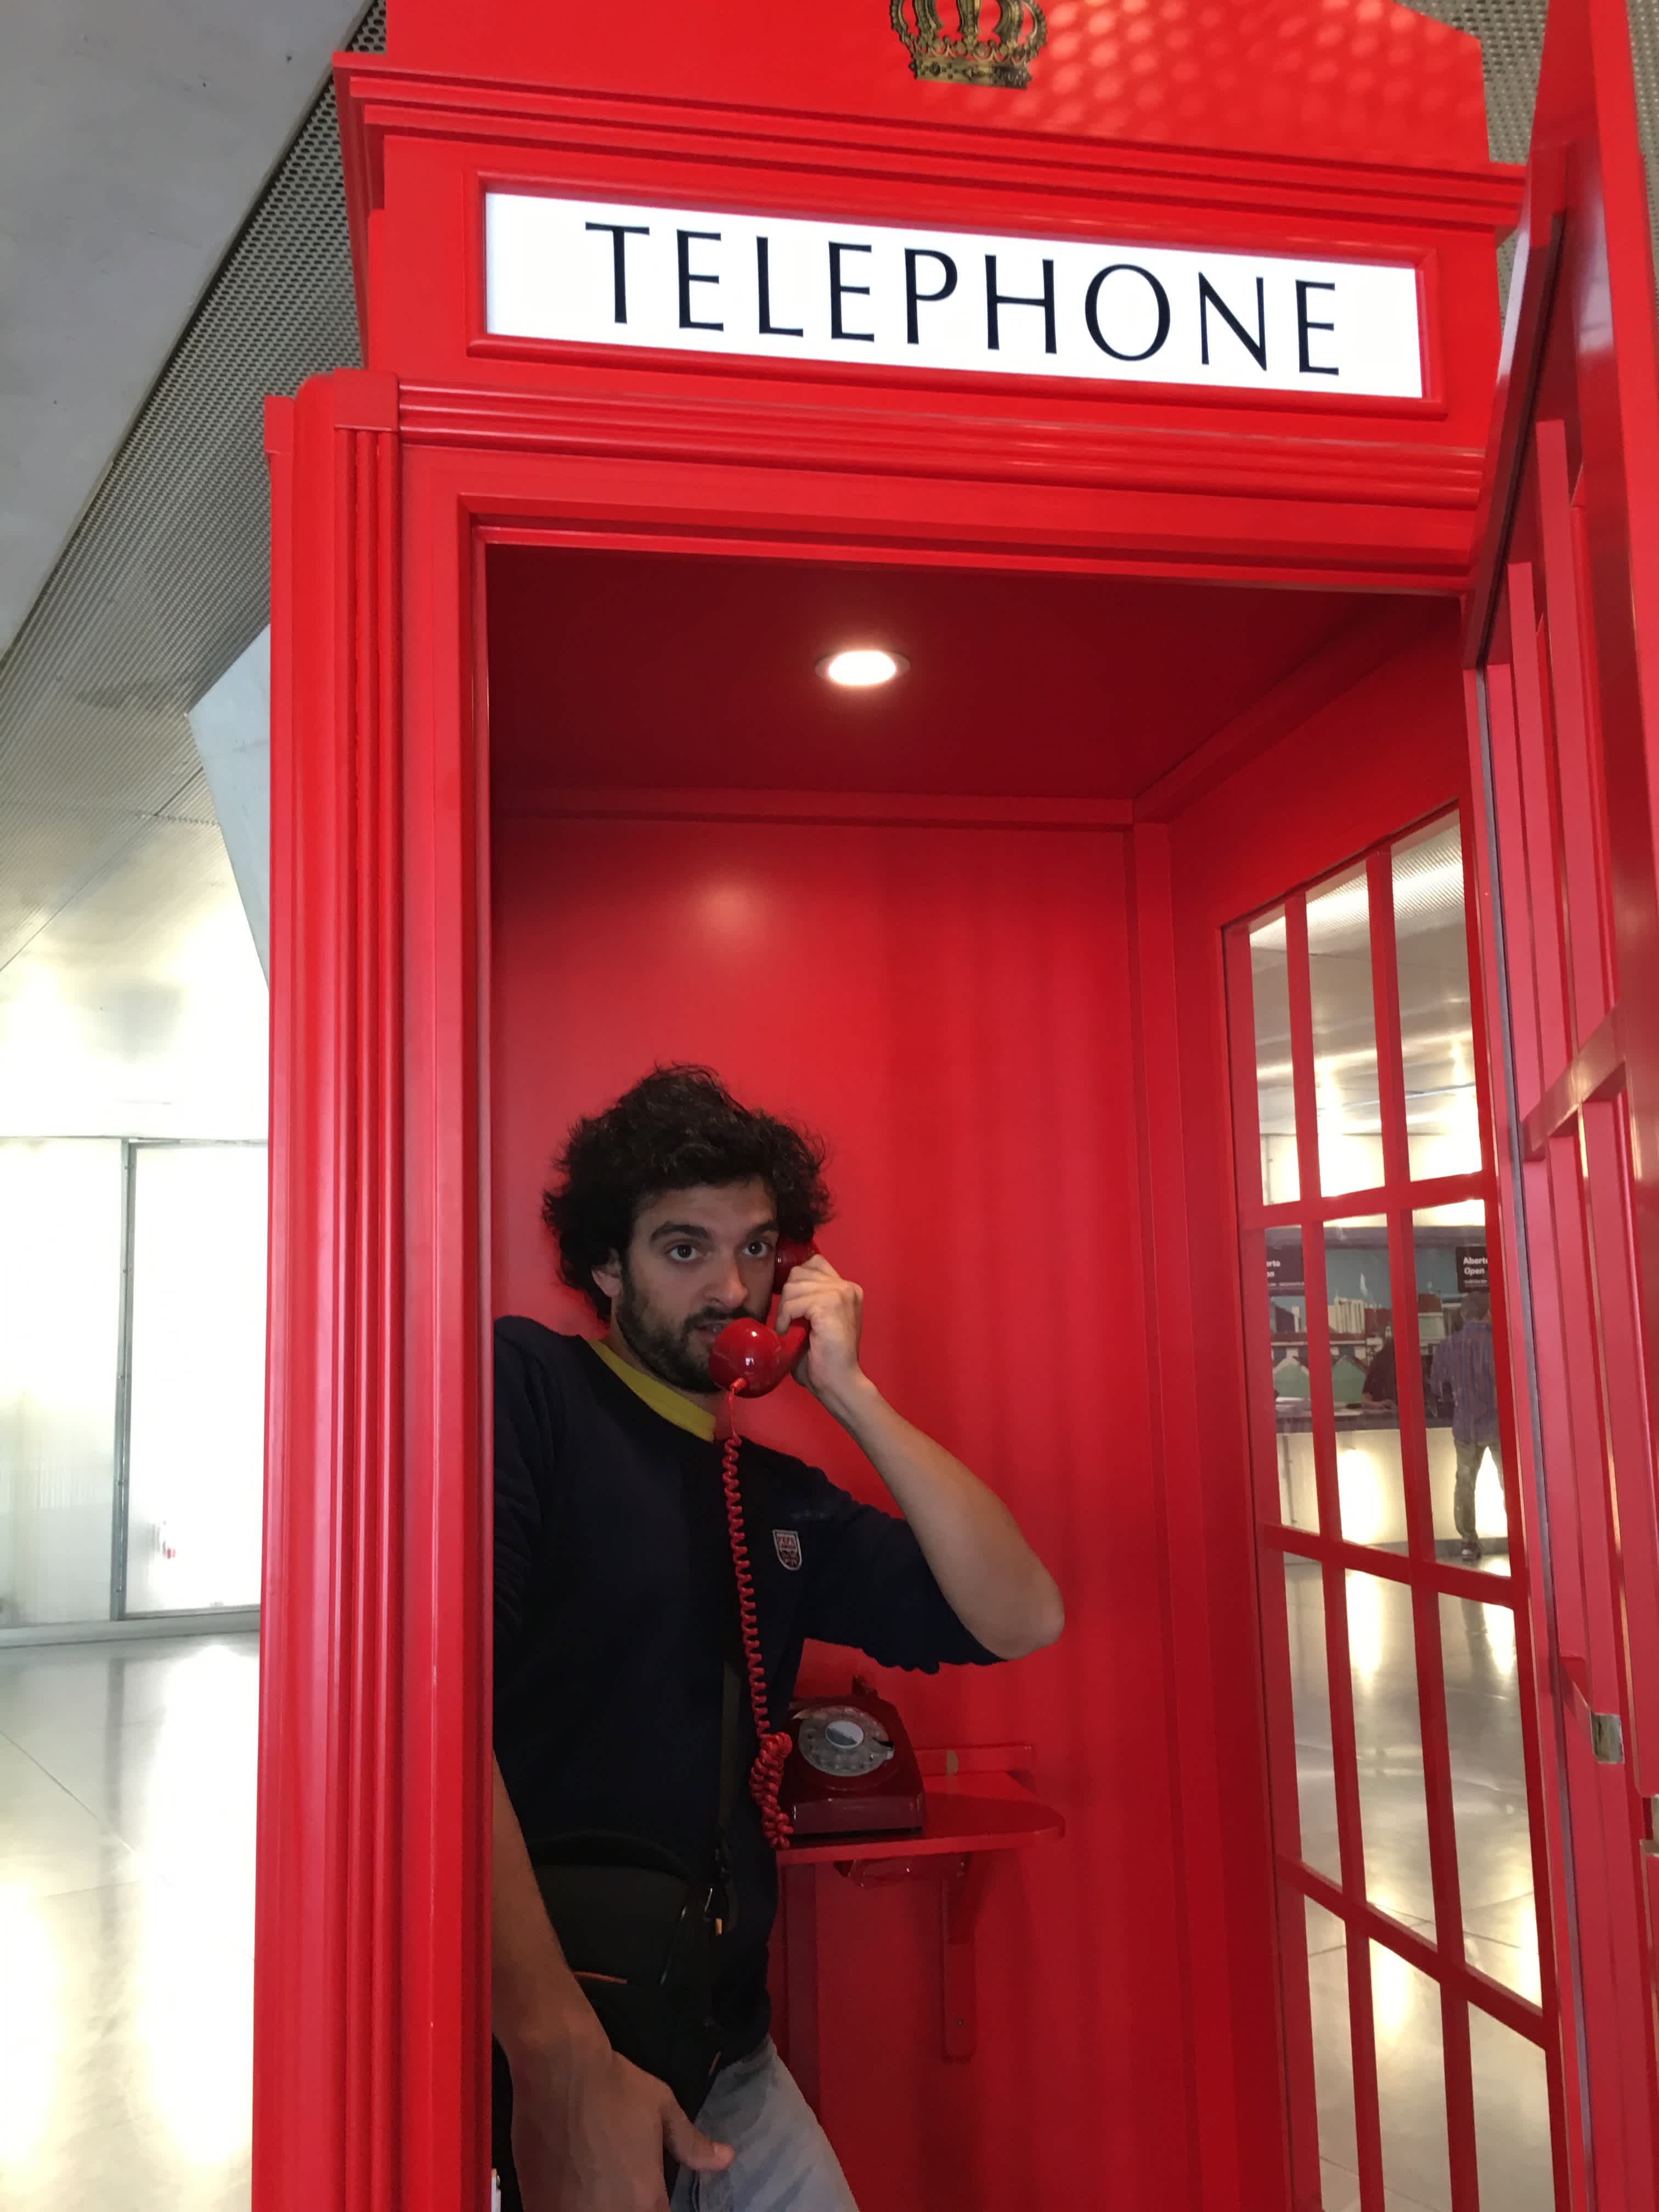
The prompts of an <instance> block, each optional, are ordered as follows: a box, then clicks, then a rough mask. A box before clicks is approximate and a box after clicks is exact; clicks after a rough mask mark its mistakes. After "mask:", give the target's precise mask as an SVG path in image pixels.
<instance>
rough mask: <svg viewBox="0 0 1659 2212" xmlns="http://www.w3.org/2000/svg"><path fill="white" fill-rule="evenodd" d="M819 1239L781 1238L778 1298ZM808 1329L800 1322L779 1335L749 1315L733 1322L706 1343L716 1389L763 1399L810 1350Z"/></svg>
mask: <svg viewBox="0 0 1659 2212" xmlns="http://www.w3.org/2000/svg"><path fill="white" fill-rule="evenodd" d="M816 1251H817V1245H816V1244H797V1243H793V1241H792V1240H791V1239H790V1238H789V1237H780V1238H779V1239H778V1243H777V1249H776V1250H775V1252H774V1253H773V1255H772V1295H773V1297H777V1295H778V1293H779V1292H780V1291H781V1290H782V1288H783V1286H784V1285H785V1284H786V1283H787V1281H788V1279H789V1277H790V1275H791V1273H793V1270H794V1269H795V1268H797V1267H799V1265H800V1263H801V1261H803V1260H810V1259H811V1257H812V1255H813V1254H814V1252H816ZM806 1338H807V1328H806V1323H805V1322H804V1321H798V1322H795V1323H794V1325H793V1328H787V1329H785V1331H784V1332H783V1334H782V1335H781V1336H780V1335H779V1334H778V1333H777V1331H776V1330H775V1328H769V1327H768V1326H767V1324H766V1322H763V1321H756V1320H755V1319H753V1317H752V1316H750V1315H748V1314H744V1315H740V1316H738V1319H737V1320H736V1321H729V1322H727V1323H726V1327H725V1328H723V1329H722V1330H721V1331H720V1334H719V1335H718V1336H717V1337H716V1338H715V1339H714V1343H713V1344H712V1345H711V1346H709V1348H708V1372H709V1375H710V1376H711V1377H712V1378H713V1380H714V1387H715V1389H717V1390H732V1391H738V1392H741V1394H742V1395H743V1396H744V1397H745V1398H763V1397H764V1396H765V1395H766V1394H767V1392H768V1391H769V1390H775V1389H777V1387H778V1385H779V1383H781V1382H782V1381H783V1380H784V1379H785V1377H786V1376H790V1375H793V1373H794V1371H795V1369H796V1367H797V1365H798V1364H799V1360H800V1356H801V1354H802V1352H805V1349H806Z"/></svg>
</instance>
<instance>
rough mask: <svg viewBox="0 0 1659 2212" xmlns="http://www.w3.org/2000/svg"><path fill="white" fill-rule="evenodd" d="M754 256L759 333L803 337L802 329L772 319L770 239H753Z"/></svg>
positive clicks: (766, 336)
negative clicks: (758, 286) (758, 297)
mask: <svg viewBox="0 0 1659 2212" xmlns="http://www.w3.org/2000/svg"><path fill="white" fill-rule="evenodd" d="M755 258H756V261H757V264H758V265H757V270H756V274H757V276H758V277H759V280H760V334H761V336H762V337H763V338H804V337H805V335H806V333H805V331H804V330H796V329H794V328H793V325H790V324H788V323H775V322H774V321H773V320H772V241H771V240H770V239H769V238H757V240H755Z"/></svg>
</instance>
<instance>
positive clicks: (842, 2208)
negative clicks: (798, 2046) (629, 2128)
mask: <svg viewBox="0 0 1659 2212" xmlns="http://www.w3.org/2000/svg"><path fill="white" fill-rule="evenodd" d="M697 2125H698V2126H699V2127H700V2128H701V2129H702V2131H703V2133H704V2135H706V2136H712V2137H713V2138H714V2141H715V2142H723V2143H730V2144H731V2146H732V2149H733V2150H734V2151H735V2152H736V2153H737V2156H736V2157H735V2158H734V2159H733V2160H732V2164H731V2165H730V2166H729V2167H728V2168H727V2169H726V2172H724V2173H696V2174H694V2173H688V2172H681V2175H680V2178H679V2182H678V2186H677V2187H676V2189H675V2191H674V2202H673V2205H672V2208H671V2212H858V2207H857V2205H856V2204H855V2203H854V2202H853V2192H852V2191H851V2190H850V2189H849V2188H848V2186H847V2177H846V2175H845V2174H844V2173H843V2172H842V2170H841V2162H840V2160H838V2159H837V2158H836V2154H835V2153H834V2151H833V2150H831V2149H830V2148H829V2136H826V2135H825V2134H824V2132H823V2129H822V2128H821V2127H820V2126H819V2125H818V2124H817V2118H816V2117H815V2116H814V2114H813V2112H812V2108H811V2106H810V2105H809V2104H808V2103H807V2101H806V2100H805V2097H803V2096H802V2094H801V2093H800V2091H799V2089H798V2088H797V2087H796V2086H795V2082H794V2078H793V2075H791V2074H790V2072H789V2069H788V2068H787V2066H785V2064H784V2063H783V2061H782V2059H781V2058H780V2057H779V2056H778V2054H777V2052H776V2051H775V2049H774V2048H773V2045H772V2044H771V2041H770V2040H768V2041H766V2042H765V2043H763V2044H762V2045H761V2046H760V2049H759V2050H758V2051H753V2052H751V2053H750V2056H749V2057H747V2058H740V2059H739V2060H738V2063H736V2065H734V2066H722V2067H721V2069H720V2072H719V2073H718V2074H717V2075H715V2076H714V2087H713V2088H712V2089H711V2090H710V2091H709V2092H708V2096H707V2098H706V2099H705V2100H704V2101H703V2107H702V2111H701V2112H699V2113H698V2115H697Z"/></svg>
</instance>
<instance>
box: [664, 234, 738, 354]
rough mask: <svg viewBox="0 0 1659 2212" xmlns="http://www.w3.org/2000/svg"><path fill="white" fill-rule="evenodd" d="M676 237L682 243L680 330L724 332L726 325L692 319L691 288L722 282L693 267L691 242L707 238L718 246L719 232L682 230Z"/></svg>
mask: <svg viewBox="0 0 1659 2212" xmlns="http://www.w3.org/2000/svg"><path fill="white" fill-rule="evenodd" d="M674 235H675V236H676V237H677V238H678V240H679V242H680V328H681V329H682V330H683V331H723V330H724V329H725V328H726V325H725V324H724V323H697V322H693V320H692V319H691V287H692V286H693V285H694V284H718V283H720V278H719V277H718V276H714V275H713V274H712V273H711V272H710V271H709V270H706V269H694V268H693V267H692V266H691V241H692V240H693V239H694V238H707V239H710V240H713V241H714V244H715V245H716V246H718V245H719V243H720V233H719V231H717V230H680V231H676V232H675V234H674Z"/></svg>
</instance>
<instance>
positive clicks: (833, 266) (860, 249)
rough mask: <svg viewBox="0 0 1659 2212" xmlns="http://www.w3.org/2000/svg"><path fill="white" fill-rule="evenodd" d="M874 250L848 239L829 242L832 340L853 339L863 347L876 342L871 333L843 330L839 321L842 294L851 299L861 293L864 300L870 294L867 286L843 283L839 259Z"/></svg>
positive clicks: (830, 326)
mask: <svg viewBox="0 0 1659 2212" xmlns="http://www.w3.org/2000/svg"><path fill="white" fill-rule="evenodd" d="M875 250H876V249H875V247H874V246H860V245H859V244H857V243H856V241H854V240H850V239H845V238H832V239H831V240H830V241H829V335H830V337H832V338H855V339H857V340H859V341H860V343H862V344H864V345H874V343H875V342H876V334H875V332H874V331H848V330H843V329H842V320H841V303H842V295H843V294H844V295H847V296H848V298H851V296H852V295H854V293H855V292H857V293H862V294H863V295H864V296H865V297H866V299H867V298H868V297H869V294H870V287H869V286H868V285H867V284H849V283H847V282H846V281H845V279H844V278H843V277H842V273H841V257H842V254H843V253H873V252H875Z"/></svg>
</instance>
